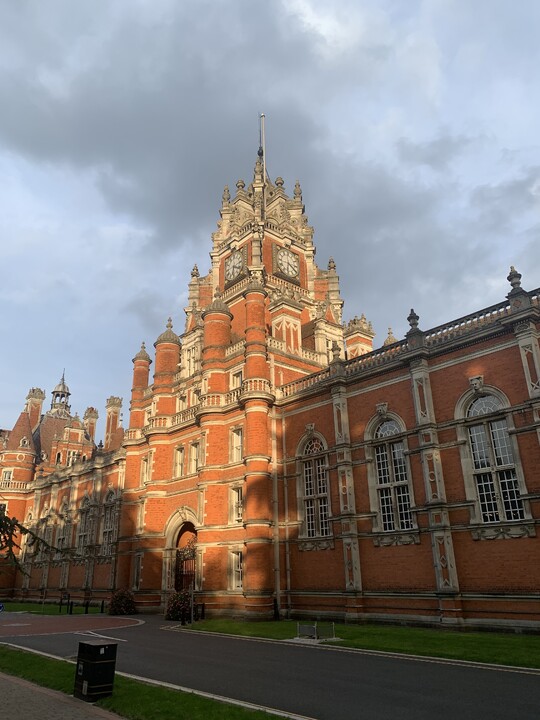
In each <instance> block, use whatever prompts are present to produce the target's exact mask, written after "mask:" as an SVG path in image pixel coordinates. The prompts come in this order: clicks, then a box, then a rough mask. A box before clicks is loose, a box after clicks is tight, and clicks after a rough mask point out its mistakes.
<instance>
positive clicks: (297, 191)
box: [294, 180, 302, 201]
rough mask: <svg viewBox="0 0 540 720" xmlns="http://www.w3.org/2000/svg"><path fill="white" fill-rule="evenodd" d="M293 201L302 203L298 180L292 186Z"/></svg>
mask: <svg viewBox="0 0 540 720" xmlns="http://www.w3.org/2000/svg"><path fill="white" fill-rule="evenodd" d="M294 199H295V200H300V201H302V188H301V187H300V183H299V182H298V180H297V181H296V182H295V184H294Z"/></svg>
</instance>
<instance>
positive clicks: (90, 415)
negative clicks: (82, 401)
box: [83, 406, 99, 420]
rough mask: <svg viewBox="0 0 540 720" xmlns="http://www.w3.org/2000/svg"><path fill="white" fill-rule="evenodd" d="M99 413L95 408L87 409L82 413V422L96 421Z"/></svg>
mask: <svg viewBox="0 0 540 720" xmlns="http://www.w3.org/2000/svg"><path fill="white" fill-rule="evenodd" d="M98 417H99V413H98V411H97V410H96V408H95V407H91V406H90V407H87V408H86V410H85V411H84V415H83V420H97V419H98Z"/></svg>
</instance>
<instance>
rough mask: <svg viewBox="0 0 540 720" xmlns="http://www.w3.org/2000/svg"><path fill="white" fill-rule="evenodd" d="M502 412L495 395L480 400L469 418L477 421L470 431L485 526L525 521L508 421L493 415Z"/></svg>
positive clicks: (471, 405)
mask: <svg viewBox="0 0 540 720" xmlns="http://www.w3.org/2000/svg"><path fill="white" fill-rule="evenodd" d="M502 410H503V405H502V403H501V401H500V400H499V398H497V397H495V396H494V395H484V396H482V397H478V398H476V399H475V400H473V402H472V403H471V404H470V405H469V407H468V410H467V419H472V420H473V422H472V423H471V424H468V427H467V431H468V437H469V447H470V451H471V458H472V466H473V477H474V483H475V486H476V493H477V497H478V503H479V506H480V517H481V519H482V522H484V523H493V522H500V521H507V520H523V519H524V518H525V510H524V507H523V501H522V499H521V496H520V490H519V482H518V478H517V475H516V463H515V459H514V452H513V449H512V443H511V440H510V436H509V434H508V427H507V423H506V418H505V417H493V413H497V412H499V411H502ZM489 416H491V417H489ZM476 419H478V421H477V420H476Z"/></svg>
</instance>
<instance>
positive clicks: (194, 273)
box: [191, 263, 201, 278]
mask: <svg viewBox="0 0 540 720" xmlns="http://www.w3.org/2000/svg"><path fill="white" fill-rule="evenodd" d="M200 275H201V274H200V272H199V268H198V267H197V263H195V265H194V266H193V270H192V271H191V277H192V278H198V277H200Z"/></svg>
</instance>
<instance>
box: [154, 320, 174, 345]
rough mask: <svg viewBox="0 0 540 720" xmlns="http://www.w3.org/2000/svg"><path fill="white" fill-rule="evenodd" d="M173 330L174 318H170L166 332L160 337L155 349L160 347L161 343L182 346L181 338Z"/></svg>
mask: <svg viewBox="0 0 540 720" xmlns="http://www.w3.org/2000/svg"><path fill="white" fill-rule="evenodd" d="M172 328H173V324H172V318H169V319H168V320H167V325H166V330H165V332H162V333H161V335H160V336H159V337H158V339H157V340H156V342H155V343H154V347H156V345H160V344H161V343H173V344H174V345H180V338H179V337H178V335H177V334H176V333H175V332H174V331H173V329H172Z"/></svg>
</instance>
